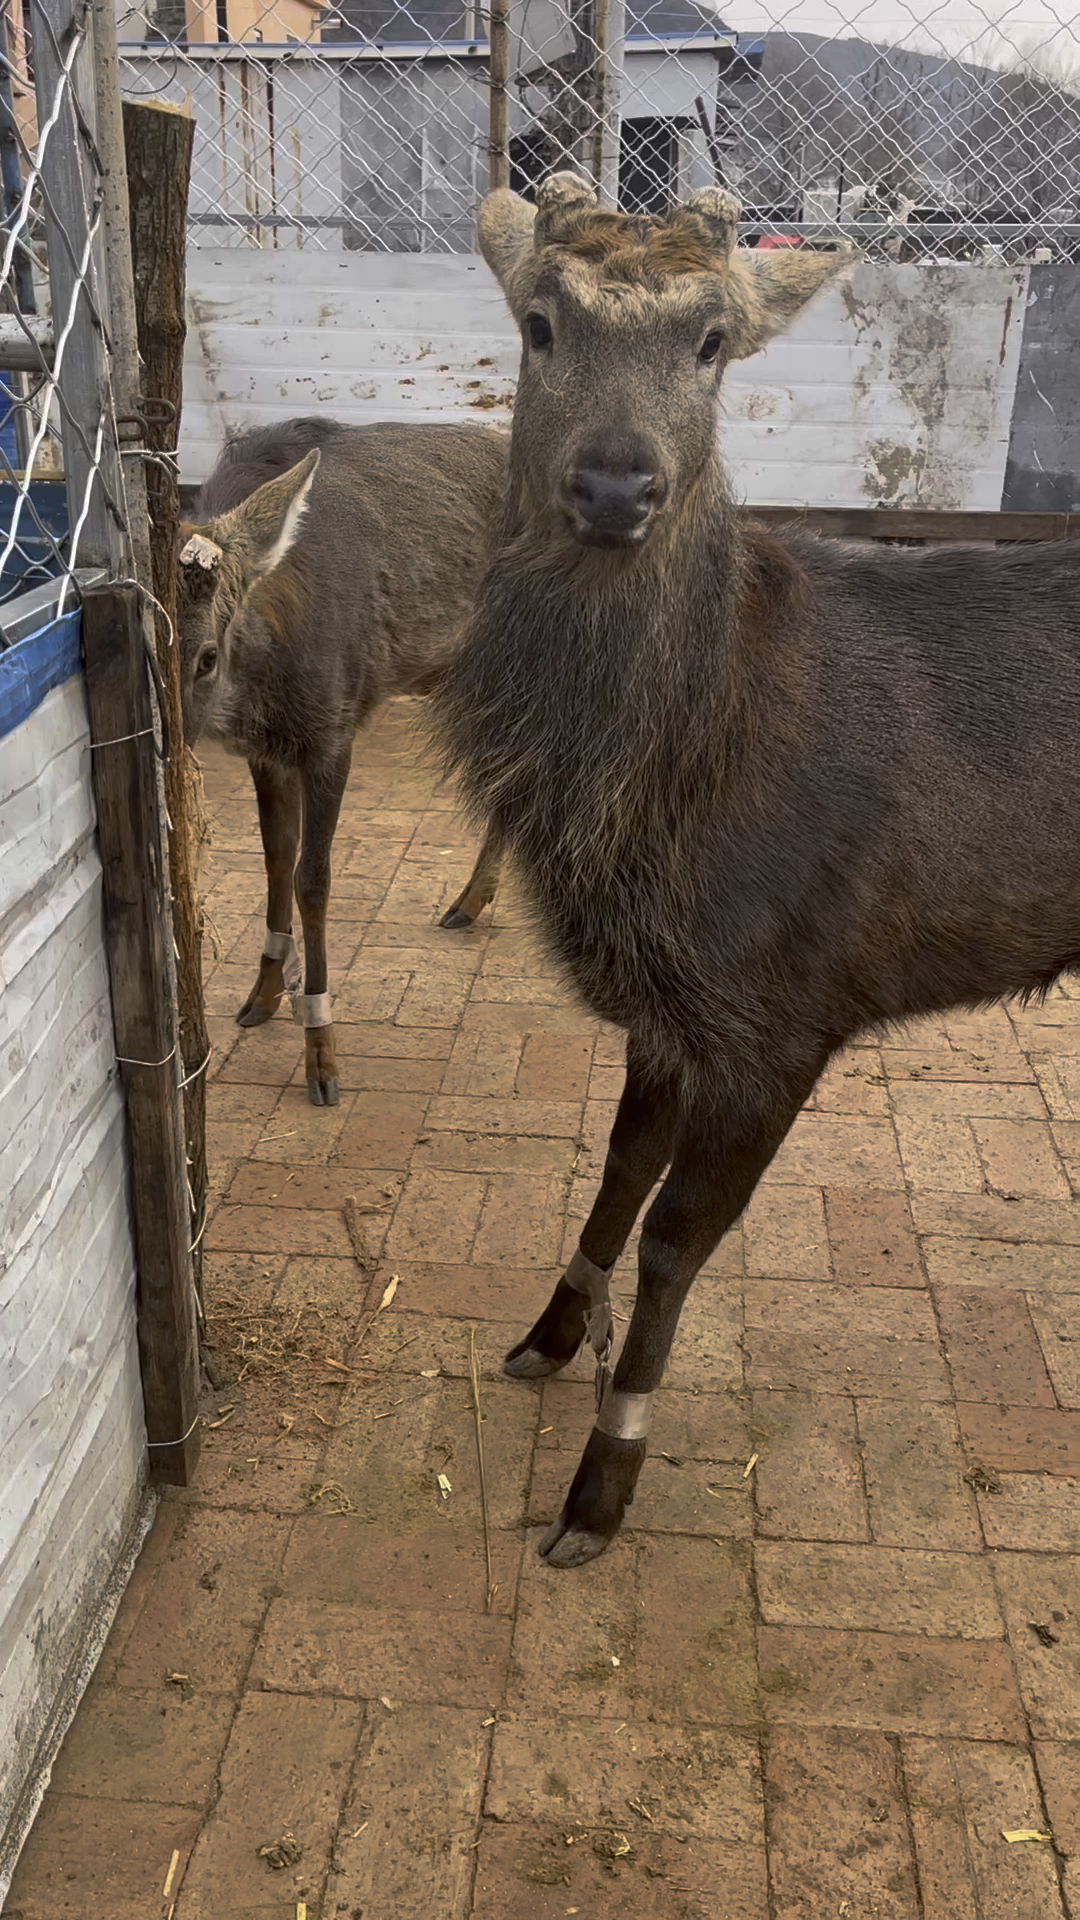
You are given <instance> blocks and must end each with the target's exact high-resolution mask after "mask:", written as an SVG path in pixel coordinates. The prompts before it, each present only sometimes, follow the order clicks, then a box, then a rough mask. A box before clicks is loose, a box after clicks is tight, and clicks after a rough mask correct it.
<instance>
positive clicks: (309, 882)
mask: <svg viewBox="0 0 1080 1920" xmlns="http://www.w3.org/2000/svg"><path fill="white" fill-rule="evenodd" d="M351 758H352V744H351V742H350V744H349V745H348V746H347V747H346V748H345V750H344V751H343V753H342V754H341V755H340V756H339V757H338V759H337V760H336V761H333V762H331V764H330V765H329V766H326V765H320V766H319V767H318V768H317V769H311V768H307V767H305V769H304V772H303V774H302V775H301V784H302V787H303V795H304V836H303V845H302V846H301V849H300V864H299V866H298V867H297V870H296V904H297V906H298V907H299V909H300V920H301V924H302V926H303V929H304V991H303V993H302V994H300V995H299V996H298V997H297V1003H296V1004H297V1013H298V1016H299V1018H300V1019H301V1021H302V1022H303V1027H304V1072H305V1075H306V1077H307V1089H308V1099H309V1100H310V1101H311V1104H312V1106H313V1107H336V1106H337V1103H338V1083H337V1057H336V1054H335V1052H334V1028H333V1024H332V1022H331V1019H330V994H329V991H328V983H329V974H328V971H327V962H326V910H327V907H328V906H329V904H330V853H331V849H332V847H333V844H334V834H335V832H336V830H337V823H338V815H339V813H340V812H341V801H342V796H343V795H344V792H345V783H346V781H347V780H348V778H349V765H350V761H351Z"/></svg>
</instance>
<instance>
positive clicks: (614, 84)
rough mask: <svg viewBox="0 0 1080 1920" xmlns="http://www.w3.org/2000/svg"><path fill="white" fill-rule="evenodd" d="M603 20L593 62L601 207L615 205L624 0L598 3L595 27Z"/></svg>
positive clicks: (619, 137) (624, 35) (620, 118)
mask: <svg viewBox="0 0 1080 1920" xmlns="http://www.w3.org/2000/svg"><path fill="white" fill-rule="evenodd" d="M601 13H602V17H603V27H602V31H603V36H604V37H603V41H602V43H601V46H600V51H599V55H598V59H597V70H598V79H597V96H598V98H597V111H598V113H599V116H600V179H599V182H598V185H599V189H600V192H599V199H600V204H601V206H604V207H617V206H618V204H619V151H620V148H621V145H622V101H623V80H624V55H625V51H626V0H600V5H598V8H597V21H598V27H599V23H600V17H601Z"/></svg>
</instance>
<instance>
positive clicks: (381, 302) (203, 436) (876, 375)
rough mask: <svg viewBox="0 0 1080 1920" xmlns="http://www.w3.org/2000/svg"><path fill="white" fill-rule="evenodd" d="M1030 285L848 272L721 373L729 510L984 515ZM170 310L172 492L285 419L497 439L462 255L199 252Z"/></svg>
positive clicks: (501, 372)
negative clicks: (176, 360)
mask: <svg viewBox="0 0 1080 1920" xmlns="http://www.w3.org/2000/svg"><path fill="white" fill-rule="evenodd" d="M1029 272H1030V270H1029V269H1028V268H1025V267H1008V266H975V265H964V264H956V265H948V266H921V265H920V266H896V265H892V264H891V263H872V264H871V263H866V264H863V265H861V266H859V267H858V268H857V269H856V271H855V273H854V275H853V277H852V279H851V280H850V282H849V284H848V285H846V286H844V287H839V288H832V289H830V290H829V291H828V292H826V293H825V294H823V295H822V297H821V299H820V300H818V301H816V302H814V304H813V305H812V306H811V307H810V308H809V309H808V310H807V311H806V312H804V313H803V314H802V315H801V316H800V318H799V319H798V321H797V322H796V324H795V325H794V326H793V327H792V329H791V331H790V333H788V334H786V335H783V336H782V337H781V338H780V339H778V340H775V341H774V342H773V343H772V345H771V346H769V347H768V348H767V349H766V351H765V352H764V353H761V354H759V355H757V356H756V358H755V359H753V360H748V361H744V362H742V363H740V364H738V365H736V366H733V367H732V368H731V369H730V370H729V372H728V374H727V376H726V384H725V423H724V429H723V445H724V452H725V456H726V458H727V460H728V463H729V466H730V468H731V471H732V474H733V477H734V480H735V484H736V486H737V488H738V490H739V492H740V494H741V496H742V497H743V498H745V499H746V500H748V501H750V502H751V503H752V504H753V505H755V506H812V507H867V506H876V505H882V506H919V507H928V508H940V509H968V510H971V511H977V510H986V511H994V510H996V509H997V508H999V507H1000V505H1001V498H1002V486H1003V481H1004V474H1005V462H1006V457H1007V453H1008V444H1009V427H1010V421H1011V418H1012V410H1013V399H1014V395H1015V392H1016V379H1017V368H1018V365H1019V358H1020V344H1021V337H1022V333H1023V324H1024V312H1025V302H1026V297H1027V288H1028V275H1029ZM188 303H189V311H188V319H189V332H188V341H187V363H186V375H185V398H184V420H183V430H182V435H181V443H180V452H181V468H182V477H183V479H184V480H185V481H186V482H197V481H201V480H203V479H205V477H206V475H207V474H208V473H209V471H210V469H211V467H212V465H213V462H214V458H215V455H216V453H217V450H218V448H219V447H220V445H221V441H222V438H223V435H224V433H225V430H226V428H228V427H234V426H237V425H256V424H265V423H268V422H271V421H273V420H279V419H287V418H288V417H289V416H290V415H292V414H296V413H307V412H315V411H325V412H326V413H329V414H333V415H336V416H337V417H338V418H340V419H343V420H351V421H357V422H359V421H364V420H385V419H401V420H445V419H447V418H448V417H450V418H455V417H456V418H465V419H472V420H476V421H478V422H484V423H487V424H490V425H494V426H503V427H506V426H507V425H508V424H509V420H510V413H509V409H508V407H507V405H506V402H507V401H508V400H509V399H510V398H511V396H512V393H513V386H514V380H515V378H516V375H517V366H518V357H519V345H518V339H517V335H516V333H515V331H514V328H513V326H512V325H511V322H510V319H509V316H508V314H507V311H506V308H505V305H504V303H503V300H502V296H501V294H500V293H499V290H498V288H497V287H496V285H495V282H494V281H493V279H492V277H491V275H490V273H489V272H488V270H487V268H486V267H485V266H484V264H483V262H482V260H480V259H479V258H478V257H477V256H471V255H445V254H444V255H437V254H427V255H408V254H387V253H347V252H344V251H341V252H338V251H319V252H311V253H307V252H304V253H301V254H296V253H291V252H290V253H285V254H279V253H275V252H274V251H273V250H271V249H266V250H264V251H261V252H260V251H253V250H251V251H244V252H240V251H237V250H234V249H230V248H224V249H221V250H220V251H217V250H214V249H213V248H210V247H206V246H201V247H199V248H193V249H192V250H191V252H190V255H189V260H188Z"/></svg>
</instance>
